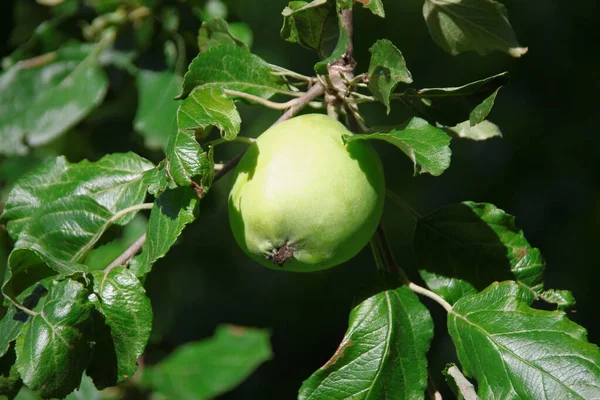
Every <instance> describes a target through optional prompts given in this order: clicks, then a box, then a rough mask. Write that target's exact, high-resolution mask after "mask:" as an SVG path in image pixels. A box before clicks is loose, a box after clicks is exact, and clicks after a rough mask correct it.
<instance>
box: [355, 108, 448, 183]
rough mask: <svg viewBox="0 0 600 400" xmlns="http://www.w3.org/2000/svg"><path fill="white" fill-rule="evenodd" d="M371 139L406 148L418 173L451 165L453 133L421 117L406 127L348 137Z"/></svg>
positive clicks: (435, 172) (438, 171) (433, 172)
mask: <svg viewBox="0 0 600 400" xmlns="http://www.w3.org/2000/svg"><path fill="white" fill-rule="evenodd" d="M371 139H376V140H383V141H386V142H388V143H391V144H393V145H394V146H396V147H398V148H399V149H400V150H402V151H403V152H404V154H406V155H407V156H408V158H410V159H411V160H412V162H413V164H414V165H415V169H414V173H415V175H417V174H425V173H427V174H431V175H433V176H439V175H441V174H442V173H443V172H444V171H445V170H446V169H447V168H448V167H449V166H450V156H451V155H452V152H451V151H450V147H449V144H450V136H448V135H447V134H446V133H445V132H444V131H443V130H441V129H439V128H436V127H434V126H431V125H429V124H428V123H427V121H425V120H423V119H421V118H417V117H415V118H413V119H411V120H410V122H409V123H408V125H407V126H406V128H404V129H403V130H396V129H394V130H392V131H390V132H387V133H371V134H360V135H353V136H350V137H346V141H347V142H353V141H355V140H371Z"/></svg>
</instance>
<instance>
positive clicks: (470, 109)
mask: <svg viewBox="0 0 600 400" xmlns="http://www.w3.org/2000/svg"><path fill="white" fill-rule="evenodd" d="M507 83H508V73H507V72H503V73H501V74H498V75H494V76H490V77H489V78H485V79H481V80H479V81H475V82H471V83H468V84H466V85H464V86H459V87H451V88H431V89H419V90H415V89H408V90H406V91H405V92H404V93H399V94H398V95H396V96H392V97H393V98H399V99H400V100H402V101H403V102H404V104H406V106H407V107H408V108H409V109H410V110H411V111H413V112H414V113H415V114H417V115H419V116H421V117H423V118H425V119H427V120H429V121H430V122H433V121H435V122H439V123H440V124H442V125H446V126H453V125H456V124H458V123H461V122H463V121H464V120H466V119H468V120H469V121H470V124H471V126H473V125H477V124H479V123H480V122H482V121H483V120H484V119H485V118H486V117H487V115H488V114H489V113H490V111H491V110H492V107H493V106H494V101H495V100H496V95H497V94H498V91H499V90H500V88H502V86H504V85H506V84H507Z"/></svg>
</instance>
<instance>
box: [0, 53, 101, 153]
mask: <svg viewBox="0 0 600 400" xmlns="http://www.w3.org/2000/svg"><path fill="white" fill-rule="evenodd" d="M107 86H108V80H107V78H106V75H105V74H104V72H103V71H102V69H101V68H100V67H99V65H98V62H97V59H96V56H95V54H94V48H93V47H91V46H87V45H71V46H70V47H68V48H63V49H60V50H58V51H56V52H53V53H48V54H45V55H43V56H40V57H36V58H34V59H29V60H24V61H20V62H18V63H17V64H15V65H14V66H13V67H11V68H10V69H8V70H7V71H6V72H4V73H2V74H0V142H2V146H0V154H5V155H16V154H26V153H27V152H28V146H33V147H36V146H40V145H42V144H45V143H47V142H49V141H51V140H52V139H54V138H56V137H57V136H59V135H61V134H62V133H64V132H66V131H67V130H68V129H70V128H71V127H73V126H74V125H75V124H77V123H78V122H79V121H81V120H82V119H83V118H85V117H86V116H87V115H88V114H89V113H90V111H91V110H93V109H94V108H95V107H96V106H98V104H100V103H101V102H102V99H103V98H104V95H105V93H106V89H107Z"/></svg>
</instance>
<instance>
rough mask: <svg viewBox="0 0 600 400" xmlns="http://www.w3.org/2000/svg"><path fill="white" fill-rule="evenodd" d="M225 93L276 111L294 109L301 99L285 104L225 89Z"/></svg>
mask: <svg viewBox="0 0 600 400" xmlns="http://www.w3.org/2000/svg"><path fill="white" fill-rule="evenodd" d="M223 93H225V94H227V95H229V96H235V97H240V98H242V99H245V100H248V101H251V102H253V103H258V104H260V105H263V106H265V107H268V108H272V109H274V110H287V109H288V108H290V107H292V106H293V105H294V104H296V103H297V102H298V100H300V99H301V97H297V98H295V99H292V100H289V101H286V102H285V103H277V102H276V101H271V100H267V99H263V98H262V97H258V96H254V95H253V94H249V93H245V92H238V91H237V90H230V89H223Z"/></svg>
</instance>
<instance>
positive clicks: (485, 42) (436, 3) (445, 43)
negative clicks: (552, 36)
mask: <svg viewBox="0 0 600 400" xmlns="http://www.w3.org/2000/svg"><path fill="white" fill-rule="evenodd" d="M423 16H424V17H425V21H426V22H427V27H428V28H429V33H430V34H431V36H432V37H433V40H434V41H435V42H436V43H437V44H438V45H439V46H440V47H441V48H442V49H444V50H446V51H447V52H449V53H451V54H458V53H461V52H463V51H469V50H474V51H476V52H478V53H480V54H487V53H489V52H490V51H492V50H500V51H503V52H505V53H508V54H510V55H511V56H513V57H521V56H522V55H523V54H525V53H527V48H526V47H521V46H520V45H519V43H518V42H517V37H516V35H515V32H514V31H513V29H512V27H511V26H510V22H509V21H508V13H507V12H506V7H504V5H503V4H501V3H499V2H497V1H494V0H426V1H425V4H423Z"/></svg>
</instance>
